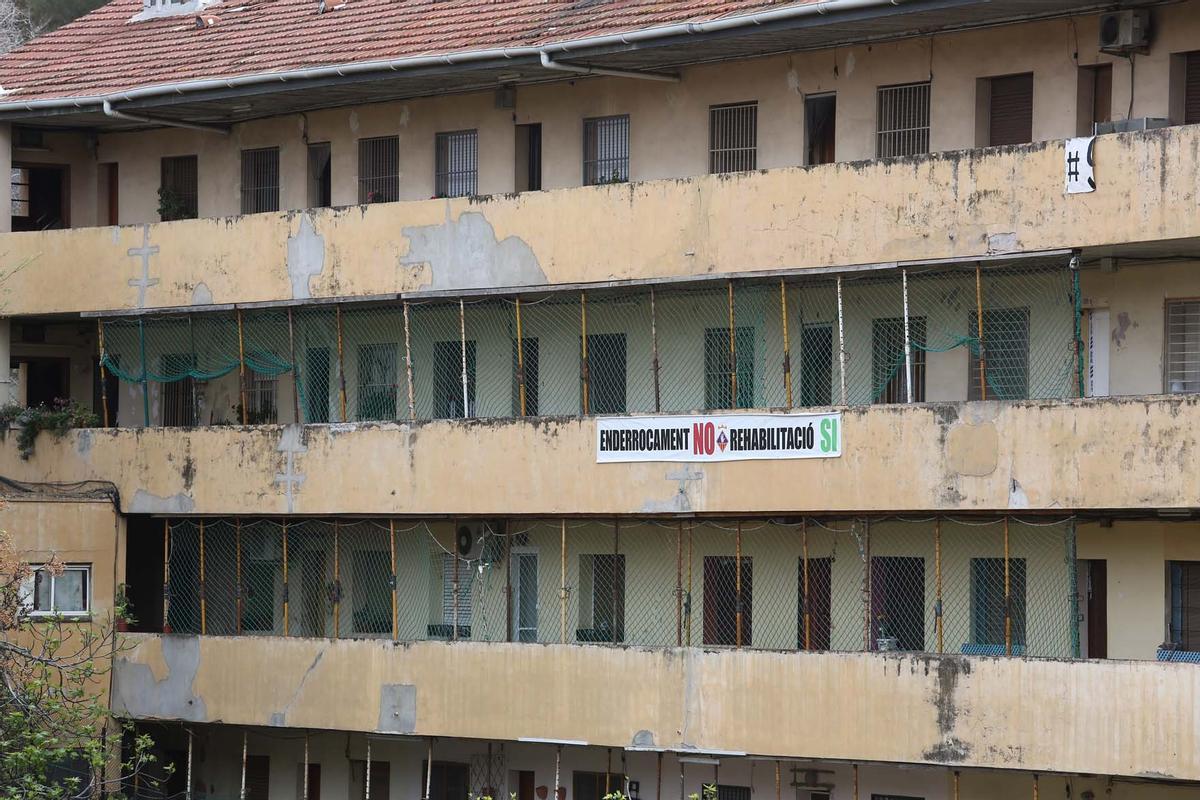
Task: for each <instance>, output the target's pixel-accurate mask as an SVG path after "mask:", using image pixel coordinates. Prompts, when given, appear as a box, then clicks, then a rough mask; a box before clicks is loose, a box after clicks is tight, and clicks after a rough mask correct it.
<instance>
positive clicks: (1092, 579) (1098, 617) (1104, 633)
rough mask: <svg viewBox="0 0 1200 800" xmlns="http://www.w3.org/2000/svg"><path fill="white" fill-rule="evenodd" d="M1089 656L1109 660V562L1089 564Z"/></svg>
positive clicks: (1093, 559) (1091, 561)
mask: <svg viewBox="0 0 1200 800" xmlns="http://www.w3.org/2000/svg"><path fill="white" fill-rule="evenodd" d="M1087 579H1088V585H1087V647H1088V649H1087V656H1088V658H1108V562H1107V561H1105V560H1104V559H1102V558H1092V559H1088V562H1087Z"/></svg>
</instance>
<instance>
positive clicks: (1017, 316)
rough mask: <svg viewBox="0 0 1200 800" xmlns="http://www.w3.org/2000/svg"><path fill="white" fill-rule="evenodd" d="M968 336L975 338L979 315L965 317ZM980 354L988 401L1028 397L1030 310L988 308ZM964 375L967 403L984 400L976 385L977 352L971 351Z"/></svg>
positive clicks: (977, 379) (972, 314) (985, 311)
mask: <svg viewBox="0 0 1200 800" xmlns="http://www.w3.org/2000/svg"><path fill="white" fill-rule="evenodd" d="M968 324H969V325H970V328H969V330H970V332H971V333H972V334H978V331H979V312H977V311H972V312H970V314H969V315H968ZM983 354H984V357H985V358H986V359H987V360H986V363H985V364H984V372H985V373H986V375H985V376H984V377H985V380H986V381H987V396H988V399H989V400H1023V399H1025V398H1027V397H1029V309H1028V308H988V309H984V312H983ZM968 361H969V367H970V370H969V372H968V374H967V380H968V391H967V399H968V400H980V399H982V397H983V394H982V391H981V387H980V383H979V350H978V348H971V355H970V358H969V359H968Z"/></svg>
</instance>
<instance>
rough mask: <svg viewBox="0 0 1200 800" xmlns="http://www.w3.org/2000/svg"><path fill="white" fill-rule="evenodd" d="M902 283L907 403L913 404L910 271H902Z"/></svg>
mask: <svg viewBox="0 0 1200 800" xmlns="http://www.w3.org/2000/svg"><path fill="white" fill-rule="evenodd" d="M900 282H901V284H902V285H903V287H904V386H905V390H906V392H907V401H908V402H909V403H911V402H913V352H912V333H911V332H910V331H909V327H908V270H906V269H904V270H901V271H900Z"/></svg>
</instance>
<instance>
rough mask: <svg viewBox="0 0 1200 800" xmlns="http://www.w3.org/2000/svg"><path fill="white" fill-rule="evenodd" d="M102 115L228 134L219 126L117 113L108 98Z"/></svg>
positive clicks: (227, 131)
mask: <svg viewBox="0 0 1200 800" xmlns="http://www.w3.org/2000/svg"><path fill="white" fill-rule="evenodd" d="M102 108H103V109H104V115H105V116H106V117H112V118H113V119H124V120H129V121H130V122H140V123H143V124H146V125H163V126H166V127H171V128H187V129H189V130H193V131H205V132H206V133H220V134H224V135H228V134H229V128H223V127H221V126H219V125H202V124H200V123H199V122H181V121H178V120H173V119H163V118H161V117H145V116H142V115H141V114H128V113H126V112H124V111H118V110H117V109H115V108H113V105H112V101H111V100H109V99H108V98H105V99H104V102H103V104H102Z"/></svg>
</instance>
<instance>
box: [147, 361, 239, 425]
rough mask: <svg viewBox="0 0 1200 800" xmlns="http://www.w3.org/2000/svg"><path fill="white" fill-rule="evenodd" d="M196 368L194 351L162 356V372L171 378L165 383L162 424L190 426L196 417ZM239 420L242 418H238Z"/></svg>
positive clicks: (193, 423) (195, 420) (195, 422)
mask: <svg viewBox="0 0 1200 800" xmlns="http://www.w3.org/2000/svg"><path fill="white" fill-rule="evenodd" d="M195 369H196V356H195V354H194V353H167V354H165V355H163V357H162V374H163V376H164V377H167V378H171V379H172V380H169V381H168V382H166V383H164V384H163V390H162V424H163V425H165V426H167V427H177V426H182V427H190V426H192V425H196V424H197V423H198V421H197V419H196V380H195V378H193V377H192V372H193V371H195ZM238 421H239V422H240V421H241V420H238Z"/></svg>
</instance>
